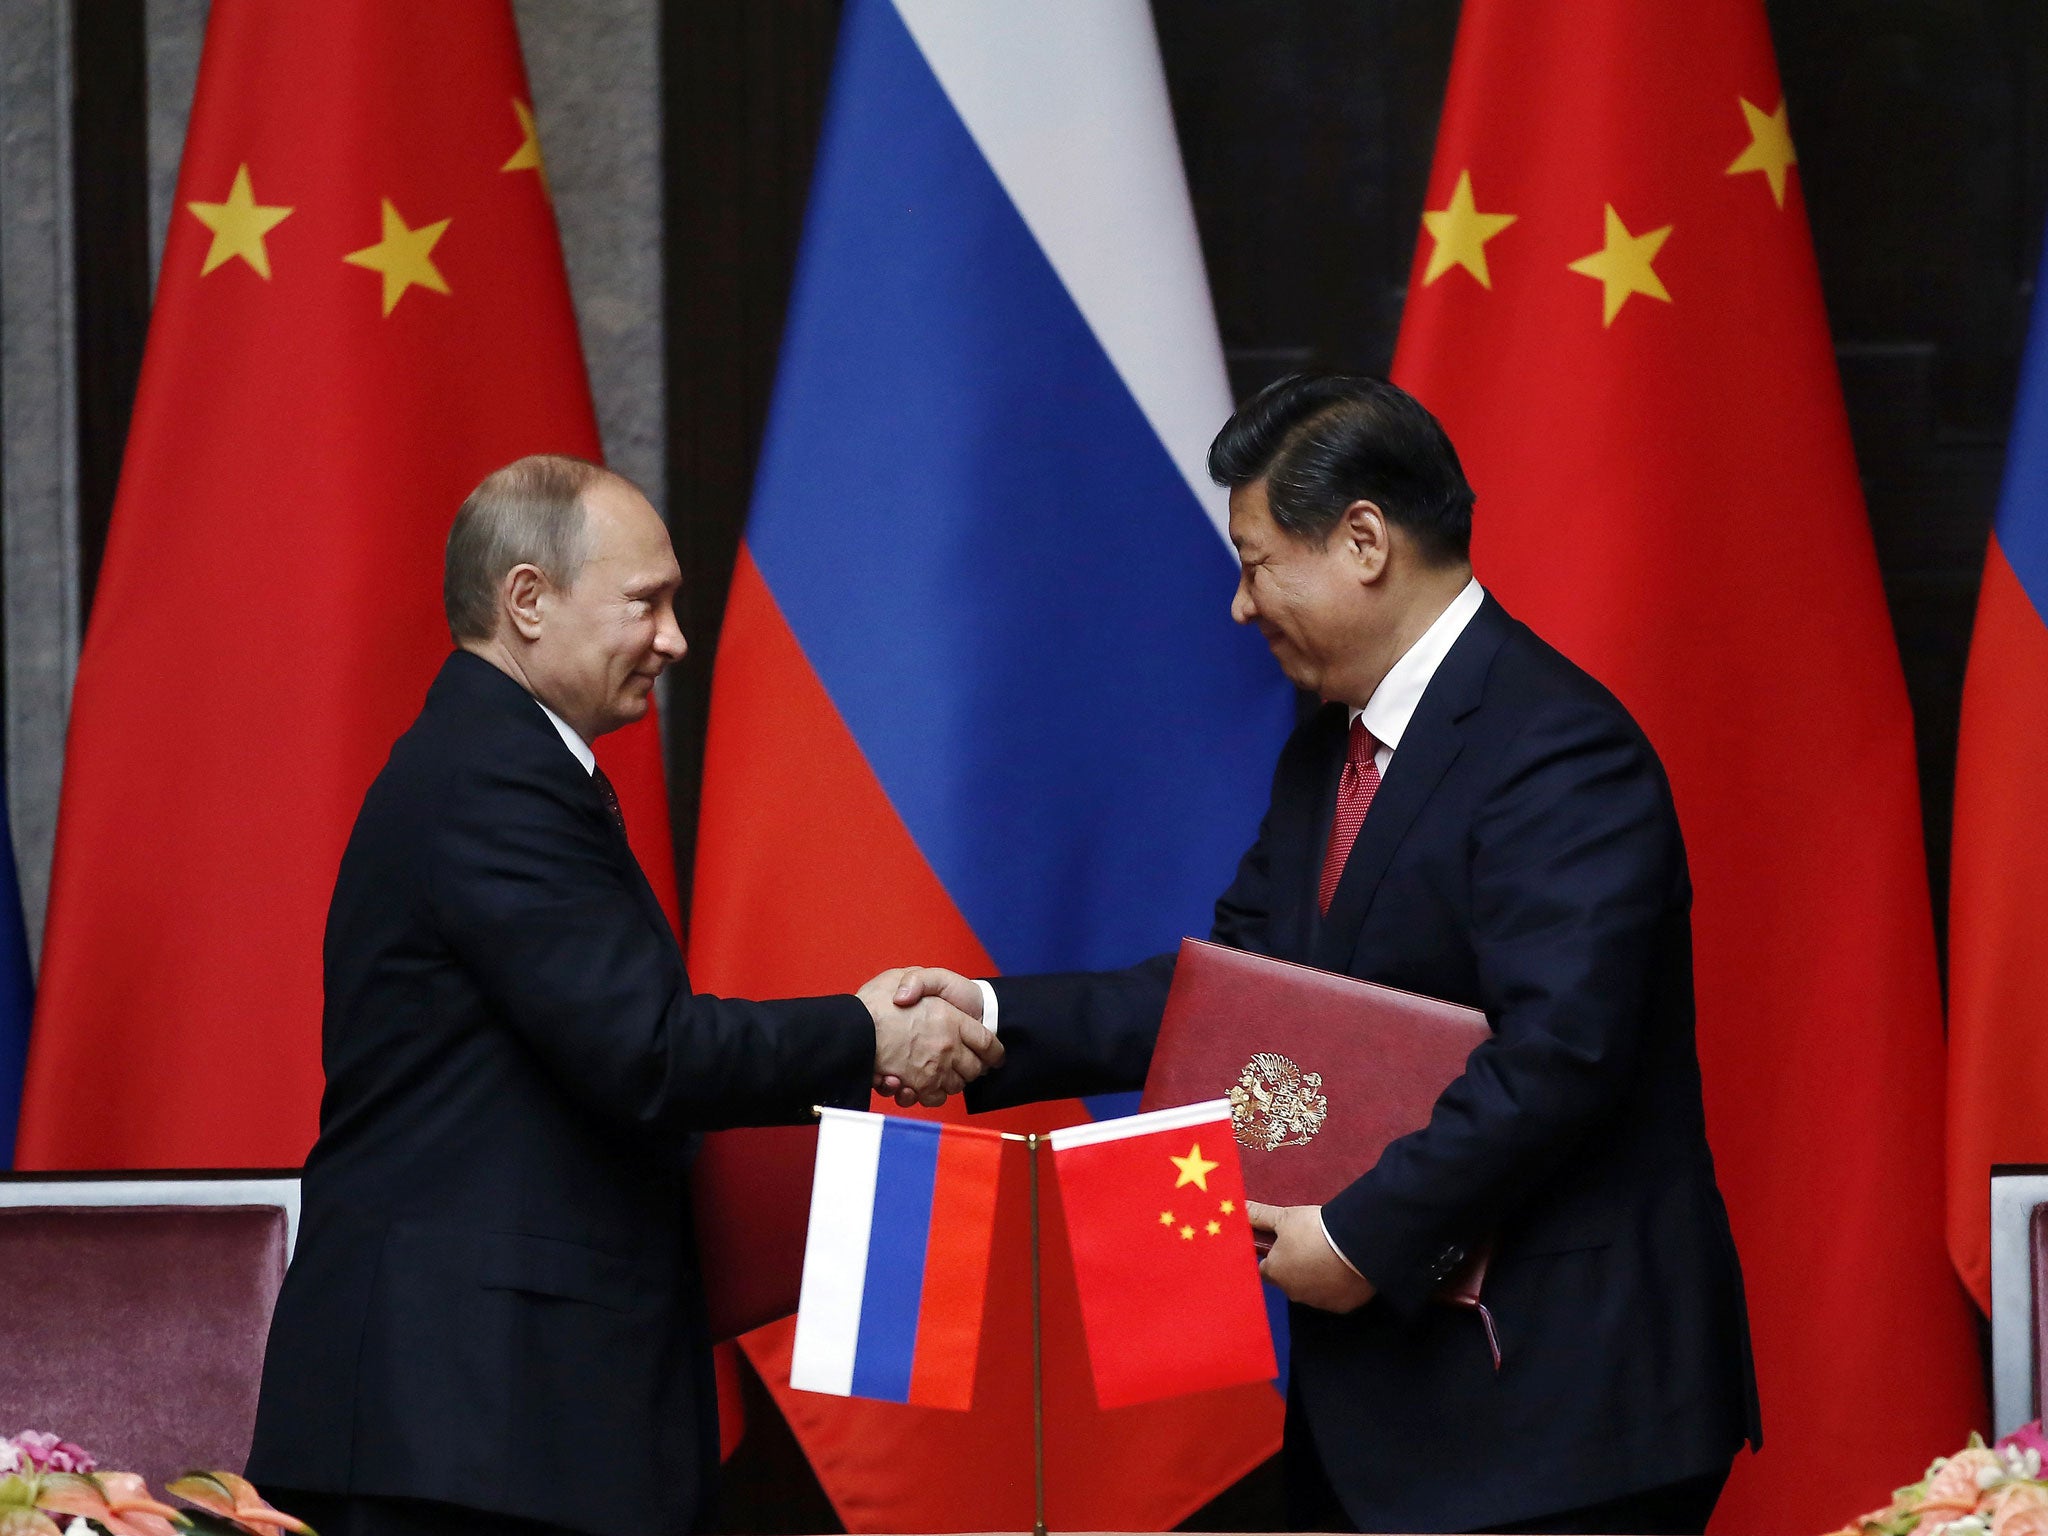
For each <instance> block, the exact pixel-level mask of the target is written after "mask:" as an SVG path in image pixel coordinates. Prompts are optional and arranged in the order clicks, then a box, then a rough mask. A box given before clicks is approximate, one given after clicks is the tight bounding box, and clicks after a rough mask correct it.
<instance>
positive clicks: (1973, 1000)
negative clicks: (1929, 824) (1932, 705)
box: [1948, 537, 2048, 1311]
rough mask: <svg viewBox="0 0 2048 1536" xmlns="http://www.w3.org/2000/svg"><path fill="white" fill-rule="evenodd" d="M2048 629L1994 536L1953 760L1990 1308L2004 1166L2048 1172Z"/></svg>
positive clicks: (1970, 1091)
mask: <svg viewBox="0 0 2048 1536" xmlns="http://www.w3.org/2000/svg"><path fill="white" fill-rule="evenodd" d="M2044 757H2048V623H2044V622H2043V616H2042V615H2041V614H2040V613H2039V612H2038V611H2037V610H2036V609H2035V607H2034V605H2033V603H2032V602H2031V601H2030V600H2029V598H2028V597H2027V593H2026V589H2025V588H2023V587H2022V586H2021V585H2020V583H2019V578H2018V577H2017V576H2015V575H2014V574H2013V569H2012V566H2011V564H2010V563H2008V561H2007V560H2006V557H2005V551H2004V550H2003V549H2001V548H2000V547H1999V544H1998V540H1997V539H1996V538H1995V537H1994V538H1993V539H1992V541H1991V549H1990V553H1989V554H1988V556H1987V557H1986V559H1985V562H1984V586H1983V591H1982V593H1981V595H1980V596H1979V597H1978V599H1977V628H1976V633H1975V635H1974V636H1973V637H1972V639H1971V642H1970V670H1969V675H1968V678H1967V679H1966V681H1965V682H1964V685H1963V718H1962V731H1961V740H1960V742H1959V744H1958V748H1957V754H1956V812H1955V816H1956V819H1955V851H1954V855H1953V860H1954V862H1953V864H1952V866H1951V868H1952V879H1951V883H1950V886H1949V924H1948V931H1949V1034H1948V1242H1949V1252H1950V1254H1951V1256H1952V1257H1953V1258H1954V1260H1955V1264H1956V1268H1957V1270H1959V1271H1960V1272H1961V1274H1962V1276H1963V1279H1964V1281H1965V1283H1966V1284H1968V1285H1969V1287H1970V1289H1971V1291H1972V1292H1973V1293H1974V1294H1975V1296H1976V1298H1977V1304H1978V1305H1979V1306H1981V1307H1983V1308H1984V1309H1985V1310H1986V1311H1989V1310H1990V1304H1991V1256H1990V1240H1991V1235H1990V1178H1991V1165H1992V1164H1993V1163H2040V1162H2048V943H2044V942H2043V939H2042V914H2043V912H2048V817H2043V816H2042V814H2041V764H2042V760H2043V758H2044Z"/></svg>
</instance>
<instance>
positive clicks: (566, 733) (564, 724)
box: [533, 699, 1371, 773]
mask: <svg viewBox="0 0 2048 1536" xmlns="http://www.w3.org/2000/svg"><path fill="white" fill-rule="evenodd" d="M533 702H534V703H536V704H540V700H539V699H535V700H534V701H533ZM540 712H541V713H542V714H544V715H546V716H547V717H548V723H549V724H550V725H552V726H553V727H554V728H555V729H556V730H557V731H559V732H560V733H561V736H562V745H563V746H565V747H567V748H568V749H569V750H570V751H571V752H573V753H575V754H576V761H577V762H579V763H581V764H582V765H583V771H584V772H585V773H595V772H597V754H596V753H595V752H593V751H591V750H590V743H589V742H587V741H585V740H584V739H583V738H582V737H581V736H578V735H577V734H576V727H575V726H573V725H571V724H570V723H569V722H568V721H566V720H564V719H563V718H562V717H561V716H560V715H558V714H556V713H555V712H554V711H553V710H552V709H549V708H548V707H547V705H545V704H540ZM1367 729H1368V730H1370V729H1371V727H1370V726H1368V727H1367Z"/></svg>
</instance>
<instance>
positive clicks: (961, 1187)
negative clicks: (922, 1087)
mask: <svg viewBox="0 0 2048 1536" xmlns="http://www.w3.org/2000/svg"><path fill="white" fill-rule="evenodd" d="M1003 1145H1004V1144H1003V1142H1001V1141H1000V1140H998V1139H997V1138H996V1137H994V1136H975V1135H969V1134H963V1133H961V1132H958V1131H954V1130H951V1129H948V1130H946V1131H944V1132H942V1133H941V1134H940V1137H939V1171H938V1179H937V1183H936V1185H935V1186H934V1188H933V1190H932V1221H931V1235H930V1237H929V1238H928V1239H927V1240H926V1243H925V1250H924V1305H923V1306H922V1308H921V1309H920V1310H919V1313H918V1319H917V1353H916V1357H915V1361H914V1363H913V1365H912V1367H911V1373H910V1401H911V1402H913V1403H916V1404H918V1405H919V1406H920V1407H924V1408H962V1409H964V1408H969V1407H972V1406H973V1403H974V1367H975V1362H976V1361H977V1360H978V1359H979V1358H980V1350H981V1313H982V1307H983V1304H984V1303H985V1302H986V1301H987V1299H988V1258H989V1247H990V1244H991V1242H992V1241H993V1239H994V1237H995V1230H996V1181H997V1179H998V1178H999V1177H1000V1175H1001V1173H1002V1159H1003Z"/></svg>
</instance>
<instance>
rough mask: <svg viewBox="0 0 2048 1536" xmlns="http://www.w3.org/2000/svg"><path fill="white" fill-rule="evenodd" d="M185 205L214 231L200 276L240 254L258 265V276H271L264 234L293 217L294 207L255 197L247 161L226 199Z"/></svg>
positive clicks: (265, 277)
mask: <svg viewBox="0 0 2048 1536" xmlns="http://www.w3.org/2000/svg"><path fill="white" fill-rule="evenodd" d="M185 207H186V208H187V209H188V210H189V211H190V212H191V214H192V217H193V218H195V219H197V220H198V221H199V222H200V223H202V224H204V225H205V226H206V227H207V228H208V229H210V230H212V231H213V244H211V245H209V246H208V247H207V248H206V263H205V265H204V266H202V267H200V269H199V275H200V276H201V277H204V276H206V274H207V273H209V272H211V271H212V270H213V269H214V268H215V267H218V266H220V265H221V264H222V263H223V262H228V261H232V260H234V259H235V258H236V257H237V256H239V257H241V258H242V260H244V261H246V262H247V263H249V265H250V266H251V267H253V268H255V270H256V275H257V276H258V277H260V278H264V279H266V280H268V278H269V277H270V252H269V251H268V250H267V249H265V247H264V244H263V237H264V236H265V235H267V234H269V233H270V232H271V231H272V230H273V229H275V228H277V226H278V225H280V224H282V223H283V222H284V221H285V220H286V219H288V218H290V217H291V215H292V210H291V209H289V208H281V207H278V206H276V205H275V204H272V205H270V206H268V207H266V206H265V205H264V204H262V203H259V202H257V201H256V192H255V189H254V188H253V187H252V186H251V185H250V182H249V166H248V163H247V162H246V161H245V162H244V163H243V164H242V167H241V168H240V169H239V170H237V171H236V172H235V182H234V185H233V186H231V187H229V188H228V200H227V201H226V202H224V203H187V204H186V205H185Z"/></svg>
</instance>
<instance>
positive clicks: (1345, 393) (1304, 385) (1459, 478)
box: [1209, 373, 1473, 565]
mask: <svg viewBox="0 0 2048 1536" xmlns="http://www.w3.org/2000/svg"><path fill="white" fill-rule="evenodd" d="M1209 476H1210V478H1211V479H1213V480H1214V481H1215V482H1216V483H1217V484H1218V485H1227V486H1229V487H1230V488H1231V489H1232V490H1235V489H1237V488H1238V487H1239V486H1242V485H1249V484H1250V483H1251V482H1252V481H1254V480H1261V479H1263V480H1264V481H1265V482H1266V501H1267V504H1268V505H1269V506H1270V507H1271V508H1272V511H1273V521H1274V522H1275V523H1277V524H1278V525H1279V526H1280V527H1281V528H1283V529H1285V530H1286V531H1287V532H1288V533H1289V534H1292V535H1293V536H1294V537H1296V538H1299V539H1307V540H1314V541H1318V542H1320V541H1321V540H1322V539H1324V538H1326V537H1328V535H1329V532H1330V530H1331V529H1332V528H1334V527H1336V525H1337V521H1338V519H1339V518H1341V517H1342V516H1343V515H1344V509H1345V508H1346V507H1348V506H1350V505H1351V503H1353V502H1354V501H1370V502H1373V503H1375V504H1376V505H1377V506H1378V507H1379V508H1380V510H1381V511H1383V512H1385V513H1386V514H1387V520H1388V521H1389V522H1391V523H1393V524H1395V525H1396V526H1398V527H1400V528H1401V529H1403V530H1405V531H1406V532H1407V533H1408V534H1409V536H1410V537H1412V538H1413V539H1414V540H1415V543H1416V545H1417V547H1418V548H1419V549H1420V550H1421V552H1422V555H1423V558H1424V559H1426V560H1428V561H1430V562H1431V563H1433V564H1438V565H1444V564H1449V563H1451V562H1453V561H1458V560H1464V559H1466V558H1467V556H1468V554H1469V551H1470V549H1471V547H1472V501H1473V496H1472V487H1471V486H1470V485H1468V484H1466V483H1465V471H1464V469H1463V468H1462V467H1461V466H1460V465H1459V463H1458V453H1457V450H1456V449H1454V448H1453V447H1452V446H1451V440H1450V438H1449V437H1448V436H1447V435H1446V434H1445V432H1444V429H1443V428H1442V427H1441V426H1439V425H1438V424H1437V419H1436V418H1435V417H1434V416H1432V415H1430V414H1429V412H1428V411H1427V410H1425V409H1424V408H1423V406H1422V403H1421V402H1420V401H1419V400H1417V399H1416V398H1415V397H1414V396H1413V395H1411V394H1409V393H1408V391H1406V390H1405V389H1402V388H1400V387H1399V386H1398V385H1394V384H1390V383H1388V382H1387V381H1386V380H1385V379H1380V378H1374V377H1373V376H1372V375H1370V374H1363V373H1291V374H1289V375H1288V376H1287V377H1286V378H1284V379H1276V380H1275V381H1274V382H1273V383H1271V384H1268V385H1267V386H1266V387H1265V388H1264V389H1262V390H1260V391H1259V392H1258V393H1257V394H1256V395H1253V396H1252V397H1251V399H1249V400H1247V401H1246V402H1245V403H1244V404H1243V405H1241V406H1239V407H1238V408H1237V411H1236V413H1235V414H1234V415H1232V416H1231V418H1230V420H1229V421H1227V422H1225V423H1224V424H1223V430H1222V431H1221V432H1219V433H1217V434H1216V441H1215V442H1214V443H1212V444H1210V445H1209Z"/></svg>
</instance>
